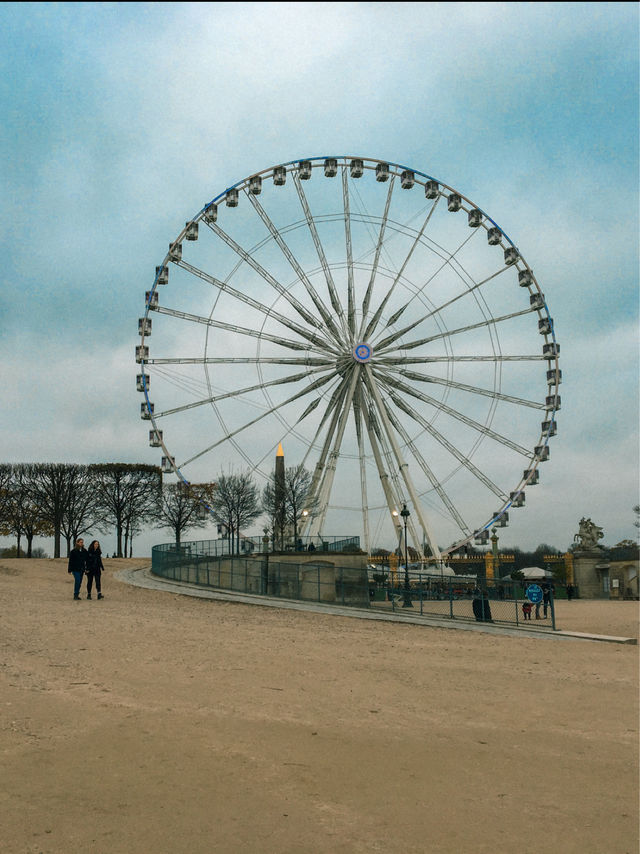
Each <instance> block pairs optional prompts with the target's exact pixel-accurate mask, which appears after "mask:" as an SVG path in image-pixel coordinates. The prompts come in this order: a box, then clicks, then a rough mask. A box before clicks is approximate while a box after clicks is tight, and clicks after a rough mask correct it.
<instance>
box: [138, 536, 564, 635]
mask: <svg viewBox="0 0 640 854" xmlns="http://www.w3.org/2000/svg"><path fill="white" fill-rule="evenodd" d="M353 540H357V538H344V537H340V538H337V537H336V538H333V539H331V540H329V539H327V538H324V539H323V540H321V541H320V542H321V543H327V546H326V547H324V548H323V547H322V546H321V548H320V549H318V550H317V553H316V554H313V555H310V554H309V551H308V546H307V549H304V548H302V549H298V551H300V552H302V551H306V554H305V555H304V558H303V557H302V555H300V557H299V558H297V557H296V555H295V553H292V554H288V553H287V552H278V553H274V552H267V551H259V550H258V545H259V546H260V548H264V544H263V543H262V541H261V540H259V538H255V539H254V540H253V541H249V540H248V539H247V540H244V541H243V542H252V545H251V546H248V547H245V548H246V551H245V552H244V553H242V554H240V555H238V554H230V549H229V543H228V542H227V541H225V540H201V541H198V542H189V543H183V544H181V545H179V546H177V545H175V544H164V545H160V546H154V547H153V549H152V571H153V573H154V574H155V575H158V576H161V577H163V578H167V579H171V580H174V581H182V582H186V583H189V584H196V585H201V586H203V587H211V588H217V589H221V590H231V591H234V592H238V593H247V594H251V595H258V596H271V597H280V598H285V599H297V600H301V601H308V602H322V603H325V604H330V603H334V604H337V605H348V606H351V607H358V608H373V609H376V610H380V611H386V612H391V613H393V612H396V611H400V612H403V613H405V614H421V615H425V616H434V617H440V618H444V619H452V620H468V621H475V622H487V623H499V624H504V625H511V626H517V627H518V626H522V627H525V626H526V627H529V626H532V627H533V626H536V627H539V628H543V627H546V628H551V629H555V628H556V623H555V609H554V598H553V589H552V588H549V589H548V590H547V591H546V594H545V597H544V600H542V601H540V602H539V603H538V604H537V605H536V604H533V603H531V602H529V600H528V599H527V598H526V596H525V588H524V587H523V586H522V584H521V582H515V581H511V580H504V579H503V580H494V579H478V580H477V581H475V580H470V579H469V576H465V577H464V578H460V577H455V576H454V577H444V578H443V577H442V576H441V575H438V574H432V573H429V572H416V571H410V572H409V575H408V586H407V584H406V583H405V578H404V570H402V568H401V571H400V572H397V573H390V574H389V575H388V576H387V578H386V579H385V580H384V581H380V580H379V579H378V580H377V581H376V580H374V579H372V578H371V577H370V570H369V569H368V568H367V567H366V566H365V565H363V564H362V562H361V561H359V560H358V559H357V558H356V559H355V560H353V559H352V563H353V564H354V565H351V566H350V565H348V563H349V555H348V553H347V554H344V552H343V553H342V554H341V553H340V552H339V550H338V548H337V546H338V544H342V545H343V544H345V543H347V544H348V546H350V545H352V541H353ZM314 545H315V544H314ZM331 546H333V548H331ZM343 548H344V545H343ZM292 551H293V550H292ZM312 551H313V550H312ZM329 552H331V554H330V555H329V554H328V553H329ZM347 552H348V549H347ZM341 563H342V564H343V565H341ZM545 600H546V601H545Z"/></svg>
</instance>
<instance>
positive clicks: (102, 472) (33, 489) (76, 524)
mask: <svg viewBox="0 0 640 854" xmlns="http://www.w3.org/2000/svg"><path fill="white" fill-rule="evenodd" d="M310 480H311V478H310V475H309V473H308V472H307V470H306V469H304V468H303V467H302V466H296V467H293V468H289V469H286V471H285V478H284V486H283V485H282V484H281V483H279V484H278V485H277V486H278V488H276V479H275V473H274V474H272V476H271V478H270V479H269V481H268V482H267V485H266V486H265V488H264V490H263V492H262V495H260V494H259V491H258V487H257V486H256V484H255V483H254V481H253V479H252V477H251V475H250V474H248V473H244V474H222V475H220V477H219V478H218V479H217V481H216V482H215V483H201V484H190V485H189V487H186V486H185V485H184V484H182V483H177V484H165V485H164V486H163V483H162V473H161V470H160V469H159V468H157V467H156V466H150V465H145V464H142V463H99V464H93V465H83V464H79V463H0V536H12V537H15V538H16V542H17V548H16V553H17V554H18V555H19V554H20V553H21V543H22V542H23V541H25V542H26V546H27V548H26V554H27V557H30V556H31V554H32V544H33V539H34V537H53V540H54V557H60V556H61V544H62V541H63V540H64V541H65V542H66V553H67V554H68V553H69V550H70V549H71V546H72V544H73V543H74V542H75V540H76V539H77V538H78V537H79V536H82V535H83V534H87V533H88V532H90V531H91V532H94V531H100V532H101V533H107V532H110V531H113V530H115V534H116V553H117V555H118V557H123V556H127V555H130V554H131V553H132V543H133V539H134V537H135V536H137V535H139V534H140V533H141V532H142V530H143V529H144V527H156V528H165V529H170V530H171V531H172V532H173V535H174V537H175V541H176V543H180V541H181V539H182V537H183V535H184V533H185V532H186V531H188V530H190V529H192V528H198V527H204V526H205V525H206V524H207V523H209V522H211V521H212V519H213V520H214V521H215V522H216V523H218V525H221V526H222V527H223V528H224V530H225V532H226V534H227V535H228V537H229V541H230V546H231V550H232V551H239V550H240V540H241V535H242V532H243V531H246V530H247V528H248V527H249V526H250V525H252V524H253V523H254V522H255V521H256V519H258V518H259V517H260V516H262V515H263V514H265V515H266V518H267V528H266V530H268V531H269V532H270V534H271V537H270V538H271V540H272V542H273V544H274V546H277V545H279V546H280V548H283V547H284V540H285V531H286V530H289V531H291V532H293V533H294V536H295V538H296V539H297V535H298V527H299V524H300V520H301V517H302V514H303V512H304V511H305V510H306V511H307V512H310V511H311V509H312V508H311V507H307V506H306V504H305V502H306V496H307V492H308V489H309V484H310Z"/></svg>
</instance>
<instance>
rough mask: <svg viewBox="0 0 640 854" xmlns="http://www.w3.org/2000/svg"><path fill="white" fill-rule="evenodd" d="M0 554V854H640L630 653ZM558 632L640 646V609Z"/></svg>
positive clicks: (582, 609) (603, 609)
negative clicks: (191, 588) (256, 598)
mask: <svg viewBox="0 0 640 854" xmlns="http://www.w3.org/2000/svg"><path fill="white" fill-rule="evenodd" d="M106 563H107V572H106V573H105V578H104V584H103V588H104V592H105V599H104V600H103V601H101V602H98V601H96V600H95V599H94V600H93V601H91V602H88V601H86V600H83V601H81V602H74V601H72V582H71V580H70V579H71V576H68V575H67V572H66V562H65V561H55V560H43V561H36V560H34V561H28V560H0V601H1V602H2V629H3V630H2V637H1V642H2V660H1V667H0V706H1V708H2V717H1V725H2V732H1V736H0V748H1V751H2V768H1V769H0V827H1V828H2V830H1V831H0V833H1V835H2V841H1V842H0V850H2V851H3V852H4V854H13V852H19V854H23V852H29V854H30V852H44V854H52V853H53V852H56V854H57V853H58V852H60V854H75V852H118V854H119V853H120V852H122V854H139V852H140V854H146V852H153V854H164V852H166V853H167V854H176V853H179V854H182V852H185V854H187V852H188V854H200V852H203V854H204V852H207V854H209V852H220V853H221V854H226V852H229V854H235V852H249V854H263V852H264V854H266V852H268V853H269V854H272V852H273V854H316V852H323V854H341V853H342V852H345V854H346V852H349V853H350V852H367V854H371V852H389V854H394V852H403V854H404V852H456V854H458V852H462V854H466V853H467V852H468V853H469V854H481V853H482V852H492V854H500V852H509V854H511V852H517V854H521V852H522V854H528V852H531V854H534V852H535V854H540V853H541V852H554V854H558V852H560V854H571V852H576V854H577V853H578V852H580V854H589V852H593V854H619V853H620V854H637V851H638V760H637V757H638V647H637V646H630V645H618V644H608V643H595V642H587V641H567V640H563V641H561V640H558V639H551V640H549V639H526V638H515V639H514V638H511V637H494V636H491V635H486V634H480V633H476V632H469V631H456V630H454V629H435V628H424V627H422V626H411V625H401V624H388V623H382V622H370V621H362V620H355V619H349V618H345V617H332V616H327V615H324V614H313V613H303V612H297V611H284V610H280V609H271V608H260V607H255V606H250V605H242V604H234V603H226V602H215V601H208V600H207V601H205V600H199V599H193V598H189V597H186V596H179V595H174V594H170V593H166V592H160V591H154V590H145V589H141V588H136V587H131V586H129V585H126V584H124V583H121V582H118V581H116V580H115V579H114V577H113V570H114V569H120V568H123V567H125V566H130V565H143V564H146V563H148V561H144V560H140V561H137V562H136V561H107V562H106ZM558 626H559V627H561V628H563V629H574V630H577V631H594V632H598V633H602V634H612V635H628V636H637V633H638V604H637V603H633V602H588V601H574V602H570V603H567V602H560V603H558Z"/></svg>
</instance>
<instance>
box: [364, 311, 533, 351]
mask: <svg viewBox="0 0 640 854" xmlns="http://www.w3.org/2000/svg"><path fill="white" fill-rule="evenodd" d="M534 311H537V309H536V308H533V307H531V308H523V309H522V310H521V311H513V312H511V314H503V315H501V316H500V317H489V318H487V319H485V320H480V321H478V322H477V323H470V324H469V325H468V326H459V327H458V328H456V329H450V330H446V331H445V332H439V333H438V334H437V335H429V336H428V337H427V338H421V339H420V340H419V341H411V342H409V343H408V344H401V345H400V349H402V350H411V349H415V348H416V347H420V346H422V345H423V344H431V343H432V342H433V341H440V340H442V339H443V338H449V337H450V336H451V335H460V334H462V333H463V332H471V331H473V330H474V329H483V328H485V327H487V326H493V324H495V323H504V322H505V321H507V320H513V319H514V318H515V317H522V316H523V315H525V314H531V313H532V312H534ZM421 322H422V321H421ZM386 352H389V351H388V349H387V350H385V349H384V348H381V347H380V345H378V347H377V348H376V353H378V354H380V355H382V356H384V354H385V353H386Z"/></svg>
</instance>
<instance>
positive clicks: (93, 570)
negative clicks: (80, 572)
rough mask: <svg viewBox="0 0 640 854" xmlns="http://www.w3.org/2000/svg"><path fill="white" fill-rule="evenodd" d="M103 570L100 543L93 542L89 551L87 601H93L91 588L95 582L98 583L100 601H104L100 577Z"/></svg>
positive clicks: (97, 591) (97, 590)
mask: <svg viewBox="0 0 640 854" xmlns="http://www.w3.org/2000/svg"><path fill="white" fill-rule="evenodd" d="M103 570H104V566H103V563H102V551H101V550H100V543H99V542H98V541H97V540H93V542H92V543H91V545H90V546H89V549H88V551H87V599H91V588H92V586H93V582H94V581H95V583H96V593H97V594H98V599H104V596H103V595H102V585H101V583H100V576H101V575H102V572H103Z"/></svg>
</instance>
